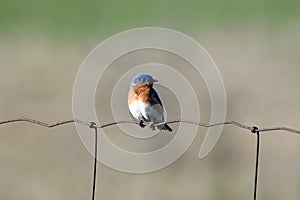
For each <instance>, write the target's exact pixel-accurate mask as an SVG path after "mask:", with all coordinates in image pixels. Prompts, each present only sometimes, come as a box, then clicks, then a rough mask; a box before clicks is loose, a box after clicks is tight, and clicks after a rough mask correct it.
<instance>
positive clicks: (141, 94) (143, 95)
mask: <svg viewBox="0 0 300 200" xmlns="http://www.w3.org/2000/svg"><path fill="white" fill-rule="evenodd" d="M150 91H151V88H150V87H149V86H148V85H133V86H131V87H130V90H129V93H128V104H129V105H130V104H131V103H133V102H134V101H136V100H139V101H141V102H143V103H150V101H151V98H150V95H151V94H150Z"/></svg>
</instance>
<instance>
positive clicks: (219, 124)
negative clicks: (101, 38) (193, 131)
mask: <svg viewBox="0 0 300 200" xmlns="http://www.w3.org/2000/svg"><path fill="white" fill-rule="evenodd" d="M15 122H28V123H32V124H36V125H39V126H43V127H47V128H53V127H57V126H61V125H66V124H70V123H77V124H80V125H83V126H90V125H91V122H86V121H82V120H79V119H71V120H66V121H60V122H56V123H53V124H50V123H47V122H43V121H39V120H36V119H30V118H14V119H10V120H3V121H0V125H2V124H8V123H15ZM174 123H186V124H192V125H197V126H201V127H206V128H210V127H215V126H221V125H233V126H236V127H239V128H242V129H246V130H250V131H251V130H253V127H254V126H248V125H245V124H242V123H240V122H237V121H225V122H219V123H213V124H206V123H203V122H198V121H192V120H185V119H177V120H170V121H166V122H162V123H158V124H156V125H155V126H159V125H162V124H174ZM117 124H136V125H139V122H137V121H129V120H122V121H115V122H109V123H105V124H101V125H100V124H98V125H95V127H97V128H105V127H109V126H114V125H117ZM145 125H146V126H148V127H150V124H147V123H145ZM257 131H259V132H260V133H261V132H269V131H286V132H291V133H296V134H300V130H298V129H294V128H289V127H285V126H281V127H269V128H258V130H257Z"/></svg>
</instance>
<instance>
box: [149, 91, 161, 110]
mask: <svg viewBox="0 0 300 200" xmlns="http://www.w3.org/2000/svg"><path fill="white" fill-rule="evenodd" d="M151 95H153V96H152V98H154V99H156V100H157V101H158V103H159V104H160V105H161V106H162V103H161V100H160V98H159V96H158V94H157V92H156V91H155V89H153V88H151Z"/></svg>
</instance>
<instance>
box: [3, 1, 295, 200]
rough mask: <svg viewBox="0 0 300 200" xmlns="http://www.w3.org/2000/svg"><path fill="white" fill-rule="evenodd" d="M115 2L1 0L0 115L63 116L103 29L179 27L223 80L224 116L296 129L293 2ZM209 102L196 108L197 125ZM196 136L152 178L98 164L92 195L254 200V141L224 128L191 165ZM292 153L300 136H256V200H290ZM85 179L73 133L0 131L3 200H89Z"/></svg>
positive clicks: (84, 159) (17, 127)
mask: <svg viewBox="0 0 300 200" xmlns="http://www.w3.org/2000/svg"><path fill="white" fill-rule="evenodd" d="M123 4H124V5H123ZM123 4H121V5H120V2H117V1H111V2H110V3H108V2H100V3H97V4H88V3H84V2H83V1H75V2H73V3H72V6H70V4H69V3H68V2H67V1H59V2H58V1H52V3H50V2H48V3H45V4H44V3H42V2H35V1H33V0H32V1H26V3H25V2H15V1H10V2H5V1H1V3H0V11H1V12H0V13H1V14H0V15H2V16H1V17H0V25H1V29H0V31H1V32H0V43H1V45H0V66H1V73H0V92H1V94H2V95H1V101H0V119H1V120H2V119H10V118H13V117H22V116H24V117H31V118H36V119H40V120H43V121H49V122H56V121H60V120H65V119H70V118H72V107H71V106H72V105H71V102H72V87H73V82H74V79H75V75H76V72H77V70H78V68H79V66H80V64H81V62H82V61H83V59H84V58H85V56H86V55H87V54H88V53H89V51H90V50H91V49H92V48H93V47H94V46H95V45H97V44H98V42H99V41H101V40H102V39H104V38H105V37H107V36H109V35H110V34H111V33H117V32H119V31H122V30H126V29H129V28H132V27H136V26H150V25H151V26H167V27H171V28H172V27H173V28H176V27H177V30H178V31H182V32H185V33H187V34H189V35H190V36H192V37H193V38H195V39H196V40H197V41H198V42H200V43H201V44H202V45H203V46H204V47H205V48H206V49H207V50H208V52H209V53H210V55H211V56H212V58H213V59H214V61H215V62H216V64H217V65H218V67H219V69H220V71H221V74H222V77H223V80H224V83H225V87H226V93H227V100H228V107H227V108H228V112H227V119H228V120H238V121H240V122H244V123H246V124H248V125H254V124H256V125H258V126H262V127H269V126H279V125H286V126H290V127H294V128H298V129H299V128H300V124H299V118H300V106H299V102H300V93H299V89H298V86H299V85H300V79H299V73H300V68H299V65H300V57H299V52H300V38H299V35H300V28H299V25H298V22H299V15H298V13H299V10H300V9H299V2H298V1H293V0H289V1H285V2H281V1H272V2H271V1H265V2H260V1H253V2H252V3H248V4H249V5H248V4H242V3H239V2H238V1H228V4H225V3H222V2H220V1H211V3H207V4H203V2H200V3H198V1H193V2H191V3H190V4H185V3H183V2H182V3H181V2H177V4H173V3H171V2H170V1H165V2H153V3H148V4H149V5H148V4H146V3H145V4H141V3H139V1H131V2H130V3H128V4H126V6H127V7H126V6H125V3H123ZM33 5H34V6H33ZM123 7H126V12H125V10H124V9H122V8H123ZM45 8H47V9H45ZM97 8H99V9H97ZM146 8H148V9H146ZM198 8H199V10H198ZM67 11H68V12H67ZM166 11H168V12H166ZM180 11H183V12H182V13H181V12H180ZM178 13H179V14H178ZM244 22H245V23H244ZM108 76H113V72H112V73H111V74H108ZM199 87H202V86H199ZM200 96H201V95H200ZM208 98H209V96H208V95H207V94H203V99H204V100H203V101H202V102H201V104H200V106H201V108H203V110H204V111H203V113H202V115H203V116H202V117H203V119H202V120H203V121H207V120H208V119H209V113H208V110H206V107H205V106H207V105H206V102H207V99H208ZM124 101H126V99H125V100H124ZM97 106H98V107H97V110H98V111H99V112H100V111H101V110H102V108H101V106H100V103H99V104H97ZM103 109H107V108H103ZM170 118H171V117H170ZM107 120H110V119H109V118H108V119H107ZM112 130H113V128H112ZM204 131H205V129H202V128H200V129H199V136H198V137H197V138H196V140H195V141H194V143H193V144H192V146H191V148H189V150H188V151H187V152H186V153H185V154H184V155H183V156H182V157H181V158H180V159H179V160H178V161H177V162H175V163H174V164H173V165H171V166H169V167H167V168H165V169H163V170H160V171H158V172H154V173H148V174H141V175H134V174H126V173H120V172H117V171H115V170H112V169H110V168H107V167H105V166H103V165H102V164H100V163H99V169H98V172H99V174H98V182H97V192H96V197H97V199H112V200H113V199H130V200H138V199H145V200H150V199H151V200H152V199H174V200H177V199H178V200H179V199H209V200H219V199H222V200H226V199H251V198H252V189H253V176H254V175H253V169H254V155H255V154H254V149H255V137H254V136H253V135H251V134H249V133H248V132H246V131H244V130H240V129H237V128H235V127H229V126H227V127H225V128H224V131H223V133H222V136H221V138H220V140H219V142H218V143H217V145H216V147H215V148H214V150H213V151H212V152H211V154H210V155H209V156H208V157H207V158H205V159H204V160H199V159H198V157H197V155H198V150H199V148H200V146H201V143H202V139H203V134H202V133H204ZM299 146H300V136H299V135H295V134H288V133H284V132H276V133H265V134H263V135H262V146H261V162H260V176H259V185H258V186H259V190H258V198H259V199H264V200H268V199H270V200H271V199H272V200H275V199H278V200H279V199H299V197H300V191H299V189H298V188H299V185H300V171H299V169H300V160H299V158H300V148H299ZM91 178H92V156H91V155H89V153H88V152H87V151H86V150H85V148H84V146H83V145H82V143H81V142H80V139H79V137H78V136H77V133H76V130H75V128H74V126H73V125H66V126H64V127H60V128H54V129H45V128H41V127H37V126H34V125H33V126H32V125H28V124H10V125H5V126H0V199H1V200H2V199H3V200H15V199H23V200H27V199H28V200H39V199H44V200H47V199H49V200H50V199H57V200H59V199H74V200H76V199H88V198H90V194H91Z"/></svg>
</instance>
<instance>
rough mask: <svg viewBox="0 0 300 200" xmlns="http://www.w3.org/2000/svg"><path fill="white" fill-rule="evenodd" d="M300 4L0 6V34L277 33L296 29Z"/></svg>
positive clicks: (77, 1)
mask: <svg viewBox="0 0 300 200" xmlns="http://www.w3.org/2000/svg"><path fill="white" fill-rule="evenodd" d="M299 11H300V2H299V1H297V0H286V1H281V0H267V1H260V0H254V1H239V0H228V1H222V0H212V1H198V0H189V1H180V0H176V1H173V0H166V1H158V0H154V1H139V0H130V1H119V0H112V1H84V0H74V1H68V0H53V1H36V0H28V1H18V0H12V1H8V0H3V1H0V27H1V32H6V33H9V34H19V35H22V34H25V33H27V34H32V33H35V34H36V33H38V32H40V33H42V34H50V35H56V36H59V37H63V38H73V37H78V36H82V35H88V36H91V35H97V34H99V33H108V34H110V33H111V32H114V31H120V30H125V29H129V28H133V27H140V26H165V27H170V28H181V29H189V30H198V29H203V28H209V27H215V26H218V27H220V26H221V27H227V26H232V25H239V26H248V25H253V24H255V25H260V26H268V27H281V26H283V25H286V24H296V23H297V22H298V21H299V19H300V15H299Z"/></svg>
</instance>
